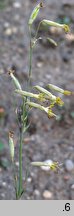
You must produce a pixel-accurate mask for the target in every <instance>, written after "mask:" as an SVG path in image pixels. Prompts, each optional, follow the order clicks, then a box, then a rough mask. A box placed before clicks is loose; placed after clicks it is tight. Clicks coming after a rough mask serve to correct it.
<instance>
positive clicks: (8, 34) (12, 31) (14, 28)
mask: <svg viewBox="0 0 74 216" xmlns="http://www.w3.org/2000/svg"><path fill="white" fill-rule="evenodd" d="M16 33H17V28H16V27H12V28H7V29H6V30H5V35H7V36H11V35H12V34H16Z"/></svg>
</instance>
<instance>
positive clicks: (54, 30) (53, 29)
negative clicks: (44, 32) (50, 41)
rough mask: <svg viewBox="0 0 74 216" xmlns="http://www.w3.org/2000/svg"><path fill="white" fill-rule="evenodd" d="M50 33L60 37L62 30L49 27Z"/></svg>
mask: <svg viewBox="0 0 74 216" xmlns="http://www.w3.org/2000/svg"><path fill="white" fill-rule="evenodd" d="M50 32H51V34H55V35H61V33H62V28H56V27H54V26H51V27H50Z"/></svg>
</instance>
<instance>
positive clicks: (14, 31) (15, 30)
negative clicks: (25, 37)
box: [12, 26, 17, 34]
mask: <svg viewBox="0 0 74 216" xmlns="http://www.w3.org/2000/svg"><path fill="white" fill-rule="evenodd" d="M12 33H13V34H16V33H17V28H16V27H15V26H14V27H13V28H12Z"/></svg>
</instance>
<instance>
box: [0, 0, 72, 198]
mask: <svg viewBox="0 0 74 216" xmlns="http://www.w3.org/2000/svg"><path fill="white" fill-rule="evenodd" d="M37 3H38V1H35V0H27V1H24V0H0V199H1V200H4V199H5V200H8V199H9V200H12V199H15V191H14V182H13V174H12V171H13V170H12V166H11V162H10V156H9V148H8V132H9V130H12V131H14V137H15V151H16V153H15V159H16V169H17V170H18V166H19V164H18V143H19V140H18V136H19V131H18V127H17V120H16V107H17V106H19V105H20V104H21V100H20V99H18V98H17V97H16V95H15V94H14V86H13V83H12V81H11V79H10V77H9V76H8V75H7V71H8V70H9V68H12V69H13V70H15V74H16V77H17V78H18V79H19V81H20V83H21V85H22V88H23V89H25V86H26V82H27V79H28V65H29V30H28V19H29V16H30V14H31V12H32V10H33V8H34V7H35V5H36V4H37ZM43 3H44V8H43V9H42V10H41V12H40V13H39V16H38V17H37V19H36V21H35V23H34V25H33V30H32V36H34V34H35V31H36V28H37V26H38V23H39V21H40V20H41V19H44V18H45V19H50V20H53V21H57V22H60V23H66V24H68V25H70V30H71V33H70V34H64V32H62V31H61V30H60V29H57V30H56V29H55V28H53V27H51V28H49V29H46V31H45V29H42V28H41V29H40V31H39V36H41V37H43V40H40V41H39V42H38V44H37V45H36V47H35V49H34V51H33V64H32V72H33V77H32V84H33V85H35V84H38V85H40V86H43V87H44V86H46V85H47V84H48V83H52V84H54V85H57V86H59V87H61V88H64V89H67V90H70V91H74V0H70V1H69V0H59V1H58V0H46V1H43ZM45 36H51V37H52V39H55V41H56V42H57V43H58V46H57V47H54V46H52V45H51V44H50V43H48V42H47V40H46V39H45ZM58 96H60V94H58ZM62 99H63V100H64V102H65V105H64V106H63V108H62V109H59V108H57V111H56V112H57V113H58V114H59V117H58V119H57V121H56V120H55V119H52V120H51V119H48V118H47V116H46V115H45V114H44V113H42V112H40V111H38V110H33V111H32V112H31V114H30V116H29V118H30V121H31V126H30V128H29V131H28V132H27V133H26V134H25V136H24V143H23V182H24V183H25V173H26V172H25V166H26V165H27V164H29V170H28V179H27V183H26V190H25V194H24V195H23V196H22V198H21V199H34V200H39V199H50V200H53V199H54V200H57V199H58V200H64V199H65V200H68V199H72V200H73V199H74V98H73V96H70V97H62ZM45 160H51V161H58V162H59V163H63V165H62V166H61V168H60V170H59V172H53V171H46V169H45V170H42V169H41V168H37V167H32V166H31V165H30V163H31V162H32V161H45Z"/></svg>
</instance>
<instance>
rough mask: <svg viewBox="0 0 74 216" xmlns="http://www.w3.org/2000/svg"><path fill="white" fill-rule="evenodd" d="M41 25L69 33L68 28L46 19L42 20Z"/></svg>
mask: <svg viewBox="0 0 74 216" xmlns="http://www.w3.org/2000/svg"><path fill="white" fill-rule="evenodd" d="M42 24H44V25H48V26H54V27H59V28H62V29H64V31H65V33H68V32H69V31H70V29H69V26H68V25H66V24H60V23H57V22H53V21H50V20H46V19H44V20H42Z"/></svg>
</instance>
